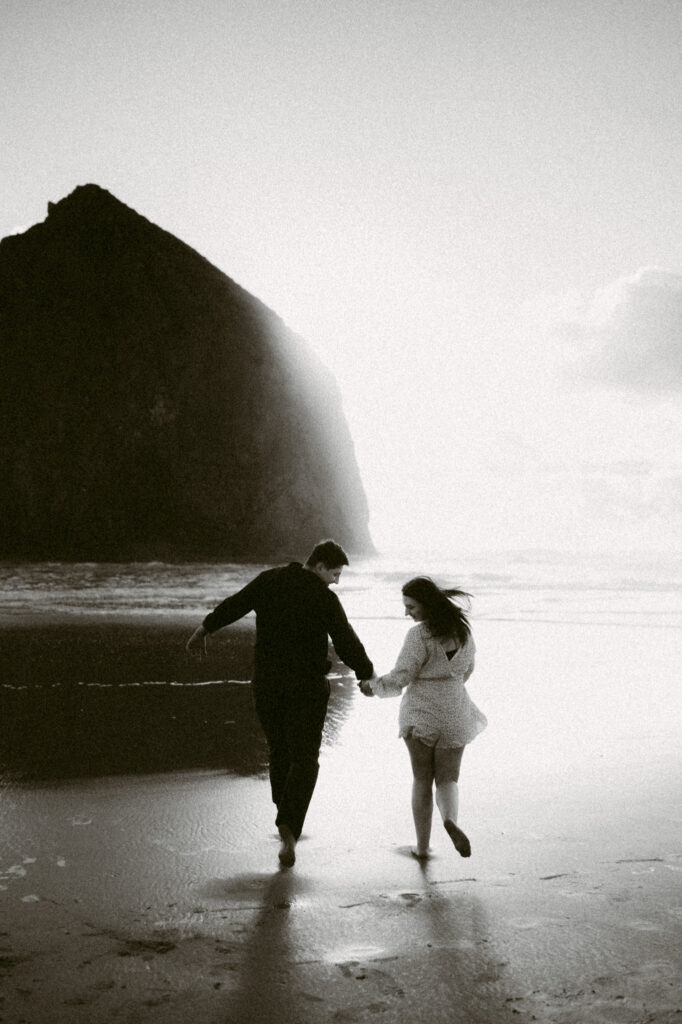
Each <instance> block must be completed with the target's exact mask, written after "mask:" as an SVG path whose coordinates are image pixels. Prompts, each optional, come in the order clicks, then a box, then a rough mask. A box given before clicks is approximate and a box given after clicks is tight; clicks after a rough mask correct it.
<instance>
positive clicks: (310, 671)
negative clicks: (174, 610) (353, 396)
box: [186, 540, 486, 867]
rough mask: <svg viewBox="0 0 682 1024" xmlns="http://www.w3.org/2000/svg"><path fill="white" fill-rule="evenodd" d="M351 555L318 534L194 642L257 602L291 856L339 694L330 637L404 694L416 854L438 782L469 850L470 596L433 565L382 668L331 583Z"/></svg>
mask: <svg viewBox="0 0 682 1024" xmlns="http://www.w3.org/2000/svg"><path fill="white" fill-rule="evenodd" d="M345 565H348V557H347V555H346V553H345V552H344V551H343V549H342V548H341V547H340V546H339V545H338V544H336V543H335V542H334V541H332V540H326V541H321V542H320V543H319V544H317V545H315V547H314V548H313V550H312V552H311V553H310V555H309V556H308V558H307V560H306V562H305V565H302V564H301V563H300V562H291V563H290V564H289V565H286V566H280V567H277V568H274V569H266V570H265V571H264V572H261V573H259V574H258V575H257V576H256V577H255V578H254V579H253V580H251V582H250V583H248V584H247V585H246V586H245V587H243V588H242V590H240V591H238V593H236V594H233V595H232V596H230V597H228V598H226V599H225V600H224V601H222V602H221V603H220V604H219V605H218V606H217V607H216V608H215V609H214V610H213V611H212V612H211V613H210V614H209V615H207V616H206V618H205V619H204V620H203V622H202V624H201V625H200V626H199V627H198V628H197V629H196V630H195V631H194V633H193V634H192V636H191V637H190V638H189V640H188V641H187V645H186V649H187V651H188V652H189V653H190V654H192V655H199V656H201V653H202V652H205V650H206V639H207V637H208V636H209V635H210V634H212V633H215V632H216V631H217V630H219V629H222V628H223V627H224V626H228V625H229V624H230V623H232V622H236V621H237V620H238V619H241V618H242V617H243V616H244V615H247V614H248V613H249V612H252V611H254V612H255V613H256V646H255V666H254V678H253V693H254V699H255V706H256V714H257V715H258V719H259V721H260V724H261V726H262V728H263V731H264V733H265V737H266V739H267V742H268V748H269V755H270V763H269V772H270V784H271V789H272V799H273V802H274V803H275V805H276V807H277V817H276V819H275V823H276V826H277V829H278V831H279V835H280V839H281V847H280V851H279V861H280V864H281V865H282V866H283V867H291V866H292V865H293V864H294V863H295V860H296V843H297V841H298V838H299V836H300V834H301V831H302V829H303V822H304V820H305V816H306V812H307V810H308V805H309V803H310V800H311V797H312V795H313V791H314V789H315V783H316V781H317V775H318V771H319V751H320V745H321V742H322V729H323V726H324V720H325V716H326V713H327V703H328V701H329V694H330V686H329V680H328V679H327V672H328V671H329V669H330V667H331V664H330V662H329V660H328V645H329V640H331V642H332V644H333V646H334V650H335V651H336V653H337V655H338V656H339V658H340V659H341V660H342V661H343V662H344V663H345V664H346V665H348V666H349V668H351V669H353V671H354V672H355V674H356V676H357V678H358V680H360V683H359V685H360V689H361V690H362V692H363V694H365V696H367V697H371V696H378V697H395V696H400V695H401V694H403V697H402V701H401V704H400V712H399V727H400V733H399V735H400V736H401V737H402V738H403V739H404V741H405V744H406V746H407V749H408V752H409V755H410V762H411V766H412V774H413V782H412V814H413V817H414V825H415V831H416V838H417V843H416V847H415V848H414V849H413V851H412V852H413V854H414V856H415V857H417V858H419V859H420V860H422V859H426V858H428V856H429V839H430V835H431V822H432V816H433V791H434V787H435V799H436V805H437V807H438V810H439V811H440V815H441V817H442V819H443V825H444V827H445V829H446V831H447V833H448V835H449V836H450V838H451V840H452V842H453V844H454V846H455V849H456V850H457V851H458V853H459V854H460V855H461V856H462V857H469V856H470V855H471V845H470V843H469V839H468V838H467V836H466V835H465V833H464V832H463V831H462V830H461V829H460V828H459V826H458V824H457V816H458V780H459V771H460V764H461V761H462V754H463V753H464V747H465V746H466V744H467V743H469V742H470V741H471V740H472V739H473V738H474V737H475V736H476V735H477V734H478V733H479V732H480V731H481V730H482V729H484V728H485V726H486V718H485V716H484V715H483V714H482V713H481V711H479V709H478V708H477V707H476V705H475V704H474V702H473V701H472V700H471V698H470V697H469V695H468V693H467V691H466V687H465V684H466V681H467V679H468V678H469V676H470V675H471V673H472V672H473V669H474V657H475V645H474V639H473V636H472V633H471V627H470V624H469V621H468V618H467V616H466V614H465V612H464V610H463V608H462V606H461V603H460V602H465V601H467V600H468V596H469V595H468V594H466V593H465V592H464V591H461V590H455V589H451V590H443V589H441V588H440V587H438V586H437V585H436V584H435V583H434V582H433V580H431V579H429V578H428V577H425V576H418V577H416V578H415V579H411V580H409V581H408V582H407V583H405V585H404V586H403V587H402V596H403V604H404V606H405V614H406V615H409V616H410V618H412V619H413V620H414V622H415V625H414V626H412V627H411V629H409V630H408V633H407V635H406V637H405V641H404V643H403V646H402V649H401V651H400V654H399V655H398V659H397V662H396V665H395V667H394V668H393V669H392V670H391V671H390V672H388V673H387V674H386V675H383V676H377V675H376V674H375V672H374V667H373V665H372V662H371V661H370V660H369V658H368V657H367V653H366V651H365V649H364V647H363V645H362V643H361V642H360V640H359V638H358V636H357V635H356V633H355V631H354V630H353V628H352V626H351V625H350V623H349V622H348V619H347V617H346V614H345V612H344V610H343V607H342V605H341V602H340V601H339V599H338V597H337V596H336V595H335V594H334V593H333V592H332V591H331V590H330V589H329V588H330V586H331V585H332V584H334V583H338V582H339V579H340V577H341V572H342V570H343V567H344V566H345Z"/></svg>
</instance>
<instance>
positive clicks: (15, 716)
mask: <svg viewBox="0 0 682 1024" xmlns="http://www.w3.org/2000/svg"><path fill="white" fill-rule="evenodd" d="M260 568H262V567H261V566H258V565H247V566H245V565H169V564H161V563H153V564H133V565H130V564H129V565H115V564H75V565H74V564H61V563H42V564H35V565H11V564H4V565H0V712H1V714H0V780H2V779H4V780H11V781H16V780H21V779H45V778H49V779H59V778H73V777H78V776H90V777H95V776H108V775H115V774H131V773H145V772H164V771H177V770H188V769H189V770H193V769H215V768H217V769H220V770H226V771H228V772H232V773H236V774H239V775H258V774H263V773H264V772H265V771H266V767H267V757H266V750H265V745H264V742H263V738H262V735H261V732H260V729H259V726H258V723H257V721H256V719H255V715H254V712H253V706H252V701H251V694H250V686H249V679H250V668H251V649H252V632H250V631H249V627H250V626H251V630H252V623H251V624H249V621H248V619H247V620H244V622H243V623H242V624H240V625H239V626H233V627H229V628H228V629H227V630H224V631H222V633H221V634H219V635H218V637H217V638H216V639H215V640H213V641H212V642H211V645H210V655H209V657H208V659H207V660H206V661H204V662H203V663H201V664H197V663H196V662H194V661H192V660H191V659H189V658H188V657H187V656H186V654H185V652H184V642H185V640H186V638H187V636H189V634H190V633H191V632H192V630H193V628H194V626H195V625H196V624H197V623H198V622H200V621H201V619H202V618H203V616H204V615H205V614H206V612H207V611H209V610H210V609H212V608H213V607H214V606H215V604H217V603H218V601H220V600H221V599H222V598H223V597H224V596H226V595H227V594H229V593H231V592H233V591H235V590H236V589H238V588H239V587H241V586H242V585H244V583H246V582H247V581H248V580H249V579H250V578H251V577H252V576H253V575H254V574H255V573H256V572H257V571H259V569H260ZM417 573H425V574H428V575H431V576H433V578H434V579H436V580H437V581H438V582H440V583H441V584H443V585H456V586H459V587H461V588H462V589H464V590H467V591H469V592H470V593H471V594H472V595H473V600H472V607H471V621H472V625H473V629H474V635H475V638H476V642H477V650H478V653H477V667H476V671H475V673H474V675H473V677H472V678H471V680H470V682H469V686H468V688H469V692H470V693H471V694H472V697H473V698H474V700H475V701H476V702H477V703H478V704H479V706H480V707H481V709H482V710H483V711H484V712H485V714H486V715H487V716H488V719H489V723H490V724H489V728H488V729H487V730H486V732H484V733H483V734H482V737H481V738H480V739H477V740H476V742H475V744H473V745H472V755H471V756H472V757H473V758H474V759H478V758H482V759H483V762H482V764H481V765H480V767H479V772H480V773H482V777H486V775H485V773H486V772H488V778H489V780H490V782H491V784H494V779H495V772H496V770H497V767H498V766H499V765H500V764H503V765H506V766H511V765H513V779H514V780H516V782H515V783H514V784H518V785H523V780H524V779H525V780H528V779H529V778H531V777H533V778H536V777H537V775H538V772H540V771H541V772H542V773H543V774H544V776H545V778H551V777H552V776H553V775H554V776H557V777H558V776H559V775H560V774H561V773H562V772H565V771H567V770H569V768H568V766H570V771H571V772H572V773H573V777H574V779H577V778H578V777H579V778H581V779H582V785H584V786H587V787H589V786H590V785H593V784H594V781H595V778H597V777H601V782H600V785H602V786H603V785H604V784H605V783H606V781H607V780H609V779H610V783H609V784H610V785H611V788H612V789H614V788H615V789H618V788H619V785H620V783H621V782H622V779H623V777H624V776H627V777H628V778H631V779H638V780H639V782H638V784H640V783H641V781H642V779H644V778H645V777H646V779H648V780H649V782H650V783H651V784H652V785H653V784H654V780H655V779H659V780H664V781H665V784H666V785H668V780H669V779H670V778H673V777H674V778H679V766H680V759H679V752H678V747H679V738H678V737H679V733H680V727H681V726H682V720H681V715H680V704H679V696H678V680H679V667H680V654H681V653H682V630H681V629H680V627H681V626H682V587H681V586H680V584H681V583H682V560H680V559H679V558H678V559H672V558H671V557H660V558H653V557H644V556H642V557H640V558H634V557H629V558H617V557H615V556H600V557H593V558H590V559H587V558H581V559H578V558H576V557H574V556H568V555H557V554H550V553H537V552H530V553H513V554H510V553H506V554H497V555H491V554H488V555H485V556H481V555H479V556H473V555H472V556H468V557H458V558H447V557H441V558H428V557H424V556H422V557H418V556H417V557H415V556H401V557H390V558H389V557H382V558H373V559H366V560H362V561H354V562H353V564H352V565H351V566H349V567H346V568H345V569H344V573H343V576H342V580H341V584H340V586H339V587H338V588H337V592H338V594H339V597H340V598H341V600H342V602H343V604H344V607H345V608H346V611H347V613H348V615H349V618H350V620H351V622H352V623H353V625H354V627H355V629H356V631H357V632H358V634H359V635H360V637H361V639H362V640H363V643H364V644H365V647H366V648H367V650H368V653H369V654H370V657H371V658H372V659H373V661H374V663H375V666H376V668H377V670H378V671H379V672H384V671H387V670H389V669H390V668H391V667H392V665H393V663H394V660H395V657H396V654H397V652H398V650H399V648H400V644H401V642H402V638H403V636H404V633H405V631H406V629H407V628H408V626H409V625H410V624H411V622H410V621H409V620H405V618H404V613H403V606H402V599H401V594H400V587H401V584H402V583H403V582H404V581H405V580H406V579H408V578H409V577H410V576H412V575H415V574H417ZM330 678H331V683H332V690H333V692H332V700H331V702H330V709H329V714H328V720H327V726H326V731H325V745H324V751H325V756H326V757H328V758H331V759H332V760H333V759H334V758H338V757H340V758H342V759H343V758H345V757H347V756H353V757H354V756H356V755H357V753H358V752H357V750H356V744H357V742H358V737H359V736H363V737H364V738H365V739H364V742H365V743H366V744H367V743H369V745H370V747H372V748H373V749H376V750H381V751H383V752H384V753H383V754H382V755H381V756H382V757H383V758H385V757H386V756H390V757H393V756H395V757H396V758H401V757H402V756H403V755H402V751H401V750H400V749H399V748H400V745H399V744H397V743H396V742H395V734H396V719H397V702H390V701H376V700H375V701H373V702H368V701H367V699H366V698H363V697H362V696H361V695H360V694H359V692H358V690H357V687H356V685H355V679H354V677H353V675H352V673H351V672H350V671H349V670H348V669H346V668H345V666H343V665H342V664H341V663H336V664H335V665H334V669H333V671H332V674H331V677H330ZM370 705H371V707H370ZM368 721H369V722H371V723H372V733H371V736H367V734H366V730H367V728H368V725H367V723H368ZM375 741H376V742H375ZM365 750H367V747H365ZM354 751H355V752H354ZM387 751H391V753H390V755H388V754H387V753H386V752H387ZM396 751H398V753H396ZM467 756H468V757H469V755H467ZM643 766H645V767H643ZM605 770H606V776H604V771H605ZM671 772H672V775H671ZM600 773H601V776H600ZM675 773H677V774H675ZM507 784H508V785H512V783H511V782H510V781H509V779H508V780H507ZM576 785H577V782H576Z"/></svg>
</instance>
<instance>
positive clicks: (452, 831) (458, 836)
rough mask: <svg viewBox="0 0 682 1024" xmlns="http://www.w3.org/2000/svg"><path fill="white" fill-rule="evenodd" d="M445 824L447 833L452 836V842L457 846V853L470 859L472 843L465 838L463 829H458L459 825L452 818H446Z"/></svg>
mask: <svg viewBox="0 0 682 1024" xmlns="http://www.w3.org/2000/svg"><path fill="white" fill-rule="evenodd" d="M443 824H444V825H445V831H446V832H447V834H448V835H449V836H450V838H451V839H452V842H453V843H454V845H455V849H456V850H457V853H458V854H459V855H460V856H461V857H470V856H471V843H470V842H469V840H468V839H467V837H466V836H465V834H464V832H462V830H461V828H458V827H457V825H455V823H454V821H453V820H452V818H446V819H445V821H444V822H443Z"/></svg>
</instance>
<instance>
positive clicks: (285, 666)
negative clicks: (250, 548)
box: [203, 562, 373, 683]
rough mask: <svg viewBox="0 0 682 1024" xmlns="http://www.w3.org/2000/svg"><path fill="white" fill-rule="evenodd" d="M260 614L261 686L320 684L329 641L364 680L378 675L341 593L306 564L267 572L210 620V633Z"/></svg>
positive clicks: (206, 624) (257, 670)
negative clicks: (283, 682)
mask: <svg viewBox="0 0 682 1024" xmlns="http://www.w3.org/2000/svg"><path fill="white" fill-rule="evenodd" d="M251 611H255V613H256V651H255V677H254V681H255V682H256V683H258V682H259V681H260V682H264V683H267V682H268V681H273V682H274V681H275V680H276V679H278V680H281V681H288V680H290V681H291V682H292V683H295V682H296V680H301V681H302V680H305V679H319V678H320V677H321V676H324V675H326V673H327V672H328V671H329V669H330V668H331V663H330V662H329V659H328V650H329V647H328V645H329V638H331V641H332V643H333V645H334V650H335V651H336V653H337V654H338V656H339V658H341V660H342V661H343V662H345V664H346V665H348V666H349V668H352V669H353V670H354V672H355V674H356V676H357V678H358V679H368V678H369V677H370V676H371V675H372V673H373V666H372V662H371V661H370V660H369V658H368V657H367V654H366V652H365V648H364V647H363V646H362V644H361V642H360V640H359V638H358V637H357V635H356V633H355V631H354V630H353V628H352V626H351V625H350V623H349V622H348V619H347V617H346V613H345V612H344V610H343V607H342V605H341V602H340V601H339V599H338V597H337V596H336V594H334V593H332V591H331V590H330V589H329V587H327V586H326V584H325V583H324V582H323V580H321V579H320V577H319V576H317V575H316V573H314V572H312V571H311V570H310V569H304V567H303V566H302V565H301V563H300V562H292V563H291V564H290V565H286V566H281V567H279V568H276V569H266V570H265V572H262V573H259V575H258V576H256V577H255V578H254V579H253V580H251V582H250V583H247V585H246V586H245V587H244V588H243V589H242V590H240V591H239V592H238V593H236V594H233V595H232V596H231V597H228V598H226V599H225V600H224V601H222V602H221V603H220V604H219V605H218V606H217V608H215V609H214V611H212V612H211V613H210V614H209V615H207V616H206V618H205V619H204V622H203V625H204V628H205V629H206V631H207V632H208V633H215V632H216V630H218V629H222V627H223V626H228V625H229V624H230V623H231V622H236V621H237V619H241V618H242V616H244V615H247V614H248V613H249V612H251Z"/></svg>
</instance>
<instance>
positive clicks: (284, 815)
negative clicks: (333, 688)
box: [254, 676, 330, 839]
mask: <svg viewBox="0 0 682 1024" xmlns="http://www.w3.org/2000/svg"><path fill="white" fill-rule="evenodd" d="M329 693H330V687H329V680H328V679H327V678H326V676H322V677H320V678H317V679H300V678H298V679H293V678H289V679H287V678H282V677H280V678H276V677H275V678H273V677H270V678H268V679H267V680H263V679H260V680H259V679H258V678H256V680H254V695H255V704H256V713H257V715H258V719H259V721H260V723H261V726H262V728H263V732H264V733H265V737H266V739H267V741H268V747H269V750H270V786H271V789H272V799H273V802H274V803H275V804H276V805H277V818H276V824H277V826H279V825H288V826H289V828H290V829H291V831H292V833H293V835H294V838H295V839H298V838H299V836H300V835H301V831H302V829H303V822H304V820H305V816H306V812H307V810H308V805H309V804H310V800H311V798H312V795H313V790H314V789H315V783H316V782H317V775H318V771H319V754H320V745H321V743H322V729H323V727H324V720H325V716H326V714H327V704H328V702H329Z"/></svg>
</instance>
